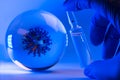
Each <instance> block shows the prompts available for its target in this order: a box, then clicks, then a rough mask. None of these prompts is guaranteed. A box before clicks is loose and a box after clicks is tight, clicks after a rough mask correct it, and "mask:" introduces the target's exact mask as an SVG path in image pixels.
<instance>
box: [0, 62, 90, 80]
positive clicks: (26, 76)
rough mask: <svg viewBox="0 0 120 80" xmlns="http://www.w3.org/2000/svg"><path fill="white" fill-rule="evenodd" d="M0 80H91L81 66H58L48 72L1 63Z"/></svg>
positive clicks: (63, 64)
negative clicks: (28, 69) (33, 70)
mask: <svg viewBox="0 0 120 80" xmlns="http://www.w3.org/2000/svg"><path fill="white" fill-rule="evenodd" d="M0 80H91V79H88V78H87V77H86V76H85V75H84V74H83V69H81V68H80V67H79V64H74V63H73V64H65V63H62V64H56V65H55V66H53V67H52V68H50V69H48V70H46V71H40V72H30V71H25V70H23V69H21V68H19V67H18V66H16V65H15V64H13V63H0Z"/></svg>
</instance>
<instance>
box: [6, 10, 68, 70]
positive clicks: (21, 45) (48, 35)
mask: <svg viewBox="0 0 120 80" xmlns="http://www.w3.org/2000/svg"><path fill="white" fill-rule="evenodd" d="M66 43H67V35H66V30H65V28H64V26H63V24H62V23H61V21H60V20H59V19H58V18H57V17H55V16H54V15H53V14H51V13H48V12H45V11H38V10H31V11H27V12H24V13H22V14H20V15H18V16H17V17H15V19H14V20H13V21H12V22H11V23H10V25H9V27H8V30H7V32H6V48H7V52H8V54H9V56H10V58H11V60H12V61H13V62H14V63H15V64H17V65H18V66H20V67H22V68H24V69H26V70H44V69H47V68H50V67H51V66H53V65H55V64H56V63H57V62H58V61H59V59H60V58H61V56H62V53H63V51H64V49H65V47H66Z"/></svg>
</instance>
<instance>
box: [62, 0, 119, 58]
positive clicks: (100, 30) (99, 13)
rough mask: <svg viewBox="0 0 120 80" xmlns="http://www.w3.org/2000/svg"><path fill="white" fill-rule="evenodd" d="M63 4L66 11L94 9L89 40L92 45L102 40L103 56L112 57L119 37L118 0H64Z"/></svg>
mask: <svg viewBox="0 0 120 80" xmlns="http://www.w3.org/2000/svg"><path fill="white" fill-rule="evenodd" d="M64 6H65V9H66V10H67V11H78V10H83V9H94V10H95V11H96V14H95V16H94V17H93V20H92V25H91V33H90V38H91V41H92V43H93V44H94V45H99V44H101V43H102V42H103V43H104V44H103V45H104V47H103V58H104V59H108V58H112V57H113V56H114V54H115V51H116V48H117V46H118V43H119V39H120V0H66V1H65V2H64ZM108 24H110V25H109V27H108ZM119 50H120V47H119Z"/></svg>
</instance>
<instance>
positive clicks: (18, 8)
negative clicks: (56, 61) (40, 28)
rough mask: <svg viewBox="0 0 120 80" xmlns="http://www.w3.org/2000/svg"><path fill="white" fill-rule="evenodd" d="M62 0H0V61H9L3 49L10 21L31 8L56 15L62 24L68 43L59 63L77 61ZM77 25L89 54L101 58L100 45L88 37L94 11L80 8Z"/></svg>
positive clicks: (95, 58)
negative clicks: (82, 34)
mask: <svg viewBox="0 0 120 80" xmlns="http://www.w3.org/2000/svg"><path fill="white" fill-rule="evenodd" d="M63 2H64V0H0V61H2V62H11V60H10V58H9V57H8V54H7V52H6V50H5V33H6V30H7V28H8V25H9V24H10V22H11V21H12V20H13V19H14V18H15V17H16V16H17V15H19V14H20V13H22V12H24V11H27V10H31V9H40V10H45V11H48V12H51V13H52V14H54V15H55V16H56V17H58V18H59V19H60V20H61V22H62V23H63V24H64V26H65V28H66V30H67V33H68V37H69V43H68V46H67V47H66V50H65V52H64V55H63V58H62V59H61V60H60V63H79V62H78V59H77V55H76V53H75V50H74V47H73V44H72V41H71V39H70V35H69V29H70V26H69V24H68V21H67V17H66V13H65V10H64V7H63ZM75 14H76V16H77V20H78V22H79V25H80V26H82V27H83V29H84V31H85V34H86V37H87V39H88V44H89V46H90V50H91V56H92V59H93V60H99V59H102V58H101V56H102V45H100V46H93V45H92V44H91V42H90V39H89V32H90V24H91V19H92V16H93V15H94V11H92V10H82V11H78V12H76V13H75Z"/></svg>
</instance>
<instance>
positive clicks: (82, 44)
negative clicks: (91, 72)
mask: <svg viewBox="0 0 120 80" xmlns="http://www.w3.org/2000/svg"><path fill="white" fill-rule="evenodd" d="M66 13H67V17H68V21H69V24H70V26H71V29H70V35H71V39H72V42H73V45H74V48H75V51H76V53H77V55H78V58H79V63H80V67H81V68H85V67H86V66H87V65H88V64H89V63H90V60H91V58H90V50H89V47H88V43H87V39H86V36H85V34H84V31H83V29H82V27H81V26H79V25H78V24H77V20H76V18H75V15H74V13H73V12H66Z"/></svg>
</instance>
